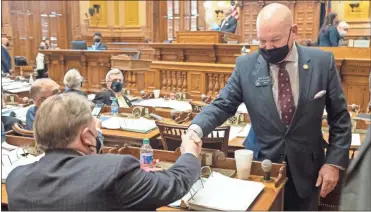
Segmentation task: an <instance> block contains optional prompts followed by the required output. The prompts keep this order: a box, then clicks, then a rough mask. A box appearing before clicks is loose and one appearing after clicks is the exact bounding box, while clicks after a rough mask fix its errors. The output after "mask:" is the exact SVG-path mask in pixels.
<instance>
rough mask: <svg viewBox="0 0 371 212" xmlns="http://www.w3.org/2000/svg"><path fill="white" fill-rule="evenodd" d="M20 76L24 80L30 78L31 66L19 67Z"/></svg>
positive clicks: (32, 69) (31, 73)
mask: <svg viewBox="0 0 371 212" xmlns="http://www.w3.org/2000/svg"><path fill="white" fill-rule="evenodd" d="M20 72H21V73H20V75H21V76H22V77H24V78H30V76H31V75H33V72H34V68H33V66H20Z"/></svg>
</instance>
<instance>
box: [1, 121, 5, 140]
mask: <svg viewBox="0 0 371 212" xmlns="http://www.w3.org/2000/svg"><path fill="white" fill-rule="evenodd" d="M4 142H5V129H4V124H3V122H1V143H4Z"/></svg>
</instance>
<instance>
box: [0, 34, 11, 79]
mask: <svg viewBox="0 0 371 212" xmlns="http://www.w3.org/2000/svg"><path fill="white" fill-rule="evenodd" d="M7 47H9V40H8V38H1V71H2V72H4V73H8V74H11V73H13V70H12V59H11V57H10V55H9V52H8V50H7V49H6V48H7Z"/></svg>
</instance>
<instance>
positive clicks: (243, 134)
mask: <svg viewBox="0 0 371 212" xmlns="http://www.w3.org/2000/svg"><path fill="white" fill-rule="evenodd" d="M250 129H251V124H246V126H245V127H244V128H243V129H242V130H241V131H240V132H239V133H238V135H237V137H242V138H246V137H247V135H248V134H249V132H250Z"/></svg>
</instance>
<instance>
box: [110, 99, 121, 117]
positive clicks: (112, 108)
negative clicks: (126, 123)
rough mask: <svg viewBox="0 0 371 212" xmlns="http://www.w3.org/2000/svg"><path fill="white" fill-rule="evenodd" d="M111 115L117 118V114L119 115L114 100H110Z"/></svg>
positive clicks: (117, 106)
mask: <svg viewBox="0 0 371 212" xmlns="http://www.w3.org/2000/svg"><path fill="white" fill-rule="evenodd" d="M111 113H112V115H113V116H117V115H118V113H119V105H118V104H117V102H116V98H113V99H112V104H111Z"/></svg>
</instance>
